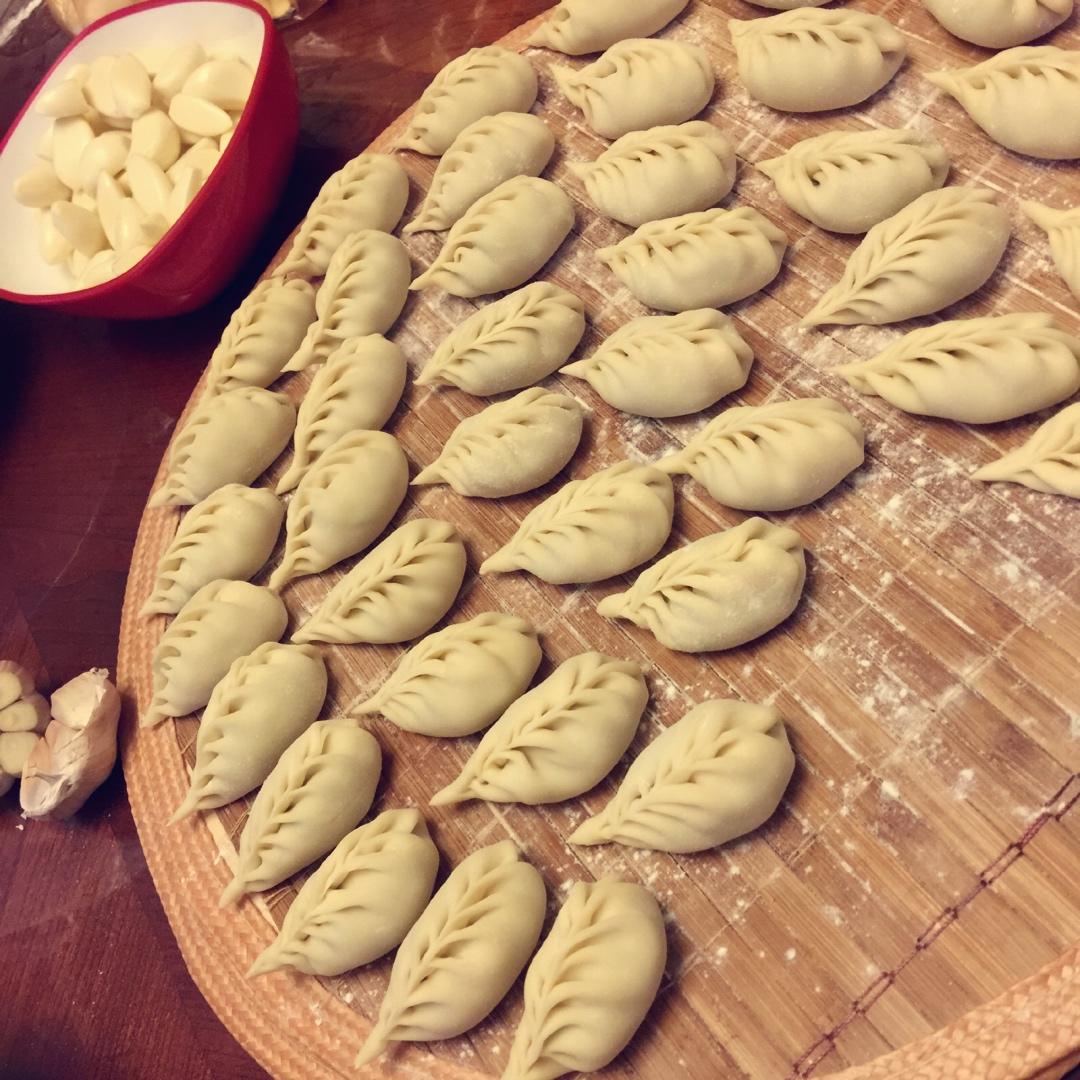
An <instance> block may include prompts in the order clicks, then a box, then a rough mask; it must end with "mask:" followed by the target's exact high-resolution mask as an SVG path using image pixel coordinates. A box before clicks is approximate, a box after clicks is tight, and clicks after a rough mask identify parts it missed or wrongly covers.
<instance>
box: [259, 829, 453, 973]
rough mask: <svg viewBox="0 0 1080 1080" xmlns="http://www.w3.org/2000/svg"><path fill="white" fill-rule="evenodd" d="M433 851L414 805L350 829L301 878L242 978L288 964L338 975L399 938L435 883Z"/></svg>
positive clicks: (436, 864) (436, 859) (384, 950)
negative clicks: (274, 929) (274, 928)
mask: <svg viewBox="0 0 1080 1080" xmlns="http://www.w3.org/2000/svg"><path fill="white" fill-rule="evenodd" d="M438 869H439V851H438V849H437V848H436V847H435V845H434V844H433V843H432V841H431V837H430V836H429V835H428V830H427V824H426V823H425V822H424V819H423V817H422V816H421V814H420V811H419V810H387V811H386V812H385V813H382V814H380V815H379V816H378V817H377V818H375V820H374V821H369V822H368V823H367V824H366V825H361V826H360V828H358V829H354V830H353V831H352V832H351V833H349V835H348V836H346V837H345V839H344V840H342V841H341V842H340V843H339V844H338V846H337V847H336V848H334V850H333V851H332V852H331V853H330V854H329V855H328V856H327V857H326V861H325V862H324V863H323V864H322V866H320V867H319V869H318V870H316V871H315V873H314V874H312V875H311V877H309V878H308V879H307V881H305V882H304V884H303V887H302V888H301V889H300V891H299V892H298V893H297V894H296V899H295V900H293V902H292V904H291V905H290V906H289V910H288V911H287V912H286V913H285V919H284V921H283V922H282V924H281V931H280V932H279V933H278V936H277V937H276V938H275V939H274V942H273V944H272V945H270V946H269V947H268V948H267V949H265V950H264V951H263V953H262V954H261V955H260V956H259V958H258V959H257V960H256V961H255V963H254V964H252V965H251V969H250V970H249V971H248V977H249V978H251V977H252V976H254V975H264V974H265V973H266V972H268V971H276V970H277V969H278V968H283V967H292V968H296V970H297V971H303V972H304V973H305V974H308V975H323V976H332V975H341V974H343V973H344V972H346V971H351V970H352V969H353V968H358V967H362V966H363V965H364V964H370V963H371V962H372V961H373V960H378V958H379V957H380V956H384V955H385V954H386V953H388V952H389V951H390V950H391V949H393V948H394V947H395V946H397V945H399V944H401V940H402V938H404V937H405V935H406V934H407V933H408V932H409V928H410V927H411V926H412V924H413V923H414V922H416V920H417V919H418V918H419V917H420V912H422V911H423V910H424V907H425V906H426V904H427V902H428V900H429V899H430V898H431V890H432V889H433V888H434V886H435V874H436V872H437V871H438Z"/></svg>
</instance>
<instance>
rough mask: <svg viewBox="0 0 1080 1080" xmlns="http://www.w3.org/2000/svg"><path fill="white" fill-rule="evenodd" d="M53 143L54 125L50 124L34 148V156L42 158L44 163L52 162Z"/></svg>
mask: <svg viewBox="0 0 1080 1080" xmlns="http://www.w3.org/2000/svg"><path fill="white" fill-rule="evenodd" d="M52 141H53V129H52V124H50V125H49V126H48V127H47V128H46V129H45V130H44V131H43V132H42V133H41V138H40V139H38V141H37V145H36V146H35V147H34V154H35V155H36V156H37V157H39V158H41V159H42V161H52Z"/></svg>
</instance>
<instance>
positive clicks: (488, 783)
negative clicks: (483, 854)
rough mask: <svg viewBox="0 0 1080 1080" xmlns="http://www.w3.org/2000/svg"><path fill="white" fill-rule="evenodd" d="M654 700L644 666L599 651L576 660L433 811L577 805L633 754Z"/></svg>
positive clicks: (519, 705) (499, 732) (510, 718)
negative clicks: (474, 805)
mask: <svg viewBox="0 0 1080 1080" xmlns="http://www.w3.org/2000/svg"><path fill="white" fill-rule="evenodd" d="M648 700H649V691H648V688H647V687H646V686H645V680H644V678H642V675H641V668H640V667H638V665H637V664H634V663H631V662H630V661H628V660H616V659H613V658H612V657H610V656H604V655H603V654H602V653H598V652H586V653H581V654H580V655H578V656H572V657H571V658H570V659H569V660H564V661H563V663H561V664H560V665H559V666H558V667H557V668H556V669H555V670H554V672H552V674H551V675H549V676H548V677H547V678H546V679H545V680H544V681H543V682H542V683H540V685H539V686H534V687H533V688H532V690H530V691H529V692H528V693H527V694H526V695H525V696H524V697H520V698H518V699H517V701H515V702H514V703H513V704H512V705H511V706H510V708H508V709H507V710H506V712H505V713H503V715H502V716H501V717H500V718H499V719H498V720H496V721H495V723H494V724H493V725H492V726H491V727H490V728H489V729H488V730H487V732H486V733H485V734H484V737H483V738H482V739H481V740H480V745H479V746H478V747H477V748H476V750H475V751H474V752H473V754H472V756H471V757H470V758H469V760H468V761H467V762H466V763H465V768H464V769H462V770H461V775H460V776H459V777H458V778H457V779H456V780H455V781H454V782H453V783H452V784H448V785H447V786H446V787H444V788H443V789H442V791H440V792H437V793H436V794H435V795H434V796H433V797H432V800H431V805H432V806H445V805H447V804H448V803H459V802H465V801H467V800H468V799H486V800H487V801H488V802H520V803H528V804H529V805H532V806H536V805H538V804H540V803H554V802H562V800H563V799H572V798H573V797H574V796H575V795H580V794H582V792H585V791H588V790H589V789H590V788H593V787H595V786H596V785H597V784H599V783H600V781H601V780H603V779H604V777H605V776H607V774H608V773H609V772H611V770H612V769H613V768H614V767H615V764H616V763H617V762H618V760H619V758H621V757H622V756H623V754H625V753H626V748H627V747H628V746H629V745H630V743H631V742H632V740H633V738H634V732H635V731H637V726H638V721H639V720H640V719H641V714H642V712H643V711H644V709H645V703H646V702H647V701H648Z"/></svg>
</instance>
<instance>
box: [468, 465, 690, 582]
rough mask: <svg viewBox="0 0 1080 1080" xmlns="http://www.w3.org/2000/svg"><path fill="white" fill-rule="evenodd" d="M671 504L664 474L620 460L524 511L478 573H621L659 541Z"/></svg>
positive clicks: (596, 577)
mask: <svg viewBox="0 0 1080 1080" xmlns="http://www.w3.org/2000/svg"><path fill="white" fill-rule="evenodd" d="M674 504H675V495H674V492H673V490H672V487H671V480H670V479H669V478H668V477H667V476H666V475H665V474H664V473H662V472H660V471H659V470H658V469H654V468H652V467H651V466H648V465H635V464H634V463H633V462H630V461H621V462H619V463H618V464H617V465H612V466H611V467H610V468H607V469H602V470H600V472H595V473H593V474H592V475H591V476H587V477H585V479H583V480H571V481H570V482H569V483H567V484H564V485H563V486H562V487H561V488H560V489H559V490H558V491H557V492H555V494H554V495H551V496H549V497H548V498H547V499H545V500H544V501H543V502H542V503H540V505H539V506H536V507H534V508H533V509H532V510H530V511H529V513H528V514H526V515H525V517H524V519H523V520H522V522H521V525H520V526H518V530H517V532H516V533H515V534H514V535H513V537H511V539H510V540H509V542H508V543H506V544H505V545H504V546H503V547H501V548H499V550H498V551H496V552H495V553H494V554H493V555H491V556H489V557H488V559H487V560H486V561H485V562H484V563H483V565H482V566H481V567H480V573H481V574H505V573H510V572H512V571H514V570H526V571H528V572H529V573H530V574H535V575H536V577H538V578H540V579H541V580H542V581H547V582H550V583H551V584H552V585H569V584H579V583H585V582H591V581H603V580H604V579H605V578H609V577H615V576H617V575H618V574H624V573H625V572H626V571H627V570H630V569H632V568H633V567H635V566H640V565H641V563H643V562H647V561H648V560H649V559H651V558H652V557H653V556H654V555H655V554H656V553H657V552H658V551H659V550H660V549H661V548H662V547H663V546H664V543H665V541H666V540H667V538H668V536H669V534H670V533H671V519H672V514H673V512H674Z"/></svg>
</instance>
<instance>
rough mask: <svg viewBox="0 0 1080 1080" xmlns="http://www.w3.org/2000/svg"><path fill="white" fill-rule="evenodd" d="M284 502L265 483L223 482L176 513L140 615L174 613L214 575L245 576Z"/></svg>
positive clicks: (262, 557) (276, 527)
mask: <svg viewBox="0 0 1080 1080" xmlns="http://www.w3.org/2000/svg"><path fill="white" fill-rule="evenodd" d="M284 517H285V507H284V506H282V504H281V500H280V499H278V498H276V497H275V496H274V495H273V493H271V492H269V491H267V490H266V489H265V488H249V487H245V486H244V485H243V484H226V485H225V486H224V487H221V488H218V489H217V491H215V492H214V493H213V494H212V495H208V496H207V497H206V498H205V499H203V501H202V502H200V503H196V505H195V506H193V507H192V508H191V509H190V510H189V511H188V512H187V513H186V514H185V515H184V517H183V518H182V519H181V521H180V526H179V528H178V529H177V530H176V535H175V536H173V538H172V540H171V541H170V543H169V546H168V547H167V548H166V549H165V554H164V555H162V556H161V561H160V562H159V563H158V569H157V577H156V578H155V579H154V586H153V590H152V592H151V593H150V596H149V598H148V599H147V601H146V603H145V604H143V606H142V608H141V609H140V611H139V614H140V615H175V614H176V612H178V611H179V610H180V609H181V608H182V607H183V606H184V605H185V604H186V603H187V602H188V601H189V600H190V599H191V598H192V596H194V595H195V593H196V592H197V591H198V590H199V589H201V588H202V587H203V586H204V585H208V584H209V583H210V582H211V581H216V580H218V578H224V579H226V580H229V581H248V580H249V579H251V578H253V577H254V576H255V575H256V574H257V573H258V572H259V571H260V570H261V569H262V567H263V564H264V563H265V562H266V560H267V559H269V558H270V553H271V552H272V551H273V550H274V544H275V543H276V542H277V536H278V533H279V532H280V531H281V522H282V520H283V519H284Z"/></svg>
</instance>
